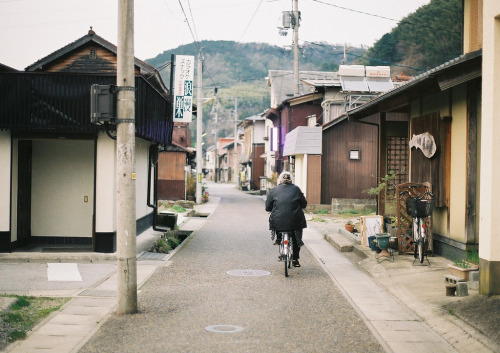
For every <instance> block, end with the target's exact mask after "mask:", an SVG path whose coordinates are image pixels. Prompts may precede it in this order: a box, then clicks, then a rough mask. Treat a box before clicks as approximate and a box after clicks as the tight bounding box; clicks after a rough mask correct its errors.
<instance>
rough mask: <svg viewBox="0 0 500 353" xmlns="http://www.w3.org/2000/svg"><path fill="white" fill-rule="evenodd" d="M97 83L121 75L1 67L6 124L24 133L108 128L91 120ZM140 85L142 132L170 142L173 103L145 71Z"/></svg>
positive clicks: (0, 112) (138, 124) (0, 109)
mask: <svg viewBox="0 0 500 353" xmlns="http://www.w3.org/2000/svg"><path fill="white" fill-rule="evenodd" d="M93 84H102V85H107V84H116V77H115V76H108V75H89V74H85V75H84V74H61V73H57V74H56V73H0V129H8V130H11V131H12V132H14V133H24V134H26V133H38V134H39V133H50V134H66V133H92V134H95V133H96V132H97V131H100V130H103V129H104V128H103V127H102V126H101V127H99V126H97V125H94V124H92V123H91V122H90V87H91V86H92V85H93ZM135 86H136V104H135V128H136V134H137V136H138V137H142V138H144V139H147V140H152V141H158V142H159V143H161V144H162V145H169V144H170V143H171V141H172V127H173V122H172V112H171V109H170V107H171V105H170V103H169V102H168V100H167V99H166V98H165V97H163V96H162V95H161V94H160V93H158V91H156V90H155V89H154V88H153V87H152V86H151V85H150V84H149V83H148V82H146V81H145V80H144V79H143V78H142V77H136V80H135ZM111 129H114V126H111Z"/></svg>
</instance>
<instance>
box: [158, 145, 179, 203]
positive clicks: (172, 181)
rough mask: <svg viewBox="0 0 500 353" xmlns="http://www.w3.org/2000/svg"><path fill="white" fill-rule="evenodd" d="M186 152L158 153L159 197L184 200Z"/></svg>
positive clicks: (160, 198)
mask: <svg viewBox="0 0 500 353" xmlns="http://www.w3.org/2000/svg"><path fill="white" fill-rule="evenodd" d="M185 166H186V154H185V153H184V152H160V153H159V155H158V199H159V200H184V196H185V195H184V194H185V188H186V183H185V182H184V167H185Z"/></svg>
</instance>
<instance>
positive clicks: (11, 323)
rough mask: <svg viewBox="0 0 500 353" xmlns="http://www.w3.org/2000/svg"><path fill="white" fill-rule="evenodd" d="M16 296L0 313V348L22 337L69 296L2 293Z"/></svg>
mask: <svg viewBox="0 0 500 353" xmlns="http://www.w3.org/2000/svg"><path fill="white" fill-rule="evenodd" d="M2 297H9V298H17V301H16V302H15V303H14V304H13V305H12V306H11V307H10V308H9V309H8V310H6V311H4V312H2V313H0V325H1V326H2V327H4V330H2V331H1V332H0V350H2V349H3V348H4V347H6V346H7V344H9V343H12V342H15V341H17V340H20V339H24V338H25V337H26V336H27V334H28V332H29V331H30V330H32V329H33V327H34V326H35V325H37V324H38V323H39V322H41V321H42V320H43V319H45V318H46V317H47V316H49V315H50V313H52V312H53V311H57V310H59V309H60V308H61V307H62V306H63V305H64V304H65V303H66V302H67V301H68V300H69V298H48V297H27V296H17V295H2Z"/></svg>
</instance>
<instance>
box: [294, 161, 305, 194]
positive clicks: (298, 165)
mask: <svg viewBox="0 0 500 353" xmlns="http://www.w3.org/2000/svg"><path fill="white" fill-rule="evenodd" d="M294 177H295V181H294V182H295V185H297V186H298V187H299V188H300V190H302V192H303V193H304V195H306V198H307V155H304V154H298V155H296V156H295V175H294Z"/></svg>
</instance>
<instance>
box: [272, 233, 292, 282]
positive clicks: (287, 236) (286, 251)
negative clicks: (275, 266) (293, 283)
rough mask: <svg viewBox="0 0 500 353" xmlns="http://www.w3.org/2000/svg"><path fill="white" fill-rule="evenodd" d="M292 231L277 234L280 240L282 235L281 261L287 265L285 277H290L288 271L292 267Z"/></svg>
mask: <svg viewBox="0 0 500 353" xmlns="http://www.w3.org/2000/svg"><path fill="white" fill-rule="evenodd" d="M292 234H293V233H292V232H290V231H283V232H276V236H277V237H278V239H279V236H280V235H281V242H280V246H279V253H280V256H279V261H283V262H284V263H285V277H288V269H289V268H291V266H292V259H293V236H292Z"/></svg>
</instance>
